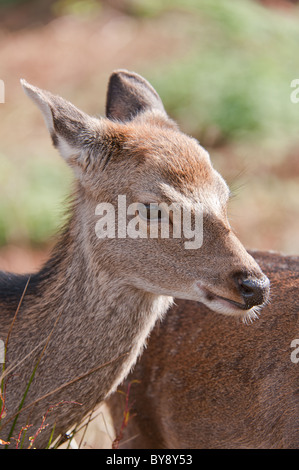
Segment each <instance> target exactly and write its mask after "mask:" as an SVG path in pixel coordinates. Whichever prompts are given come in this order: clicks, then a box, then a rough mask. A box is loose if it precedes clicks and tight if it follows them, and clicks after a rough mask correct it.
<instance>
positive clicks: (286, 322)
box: [109, 252, 299, 449]
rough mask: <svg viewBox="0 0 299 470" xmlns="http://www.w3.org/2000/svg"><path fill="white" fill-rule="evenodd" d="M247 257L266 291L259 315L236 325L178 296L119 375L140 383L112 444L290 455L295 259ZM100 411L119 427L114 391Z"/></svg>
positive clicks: (120, 404)
mask: <svg viewBox="0 0 299 470" xmlns="http://www.w3.org/2000/svg"><path fill="white" fill-rule="evenodd" d="M253 255H254V257H255V259H256V260H257V261H258V263H259V264H260V266H261V267H262V268H263V270H264V272H265V273H266V274H267V275H268V276H269V278H270V280H271V286H272V288H271V303H270V304H269V305H268V306H267V307H265V308H264V310H263V313H262V315H261V317H260V319H259V320H257V321H255V322H254V323H253V324H251V325H248V326H247V325H244V324H242V323H239V324H236V323H235V321H234V319H232V318H228V317H224V316H219V315H218V316H217V315H216V314H214V313H212V312H210V311H209V310H208V309H207V308H206V307H205V306H204V305H200V304H197V303H196V302H190V301H184V300H178V301H177V302H176V305H175V306H173V307H172V308H171V310H170V311H169V312H168V315H167V317H166V318H165V319H164V320H163V322H159V323H158V324H157V325H156V327H155V328H154V330H153V332H152V333H151V336H150V338H149V341H148V347H147V348H146V350H145V352H144V353H143V355H142V357H141V359H140V360H139V361H138V363H137V365H136V367H135V369H134V371H133V372H132V374H131V375H130V376H129V377H128V382H130V381H132V380H138V381H139V383H133V384H132V385H131V389H130V395H129V403H131V404H132V409H131V416H132V418H131V420H130V421H129V424H128V427H127V429H126V433H125V435H124V437H123V441H122V442H123V444H122V442H120V448H129V449H140V448H149V449H158V448H167V449H191V448H197V449H198V448H200V449H202V448H214V449H218V448H223V449H224V448H226V449H227V448H230V449H232V448H249V449H253V448H267V449H271V448H275V449H277V448H280V449H281V448H284V449H285V448H289V449H290V448H294V449H295V448H296V449H298V446H299V393H298V392H299V390H298V383H299V382H298V373H299V369H298V368H299V364H296V363H293V362H292V361H291V357H290V356H291V352H292V351H293V350H292V348H291V347H290V346H291V342H292V341H293V340H294V339H295V338H298V336H299V294H298V292H299V257H290V256H280V255H278V254H274V253H261V252H256V253H253ZM122 389H123V390H124V391H126V390H127V386H124V387H122ZM109 405H110V409H111V412H112V415H113V416H114V423H115V428H116V431H119V429H120V425H121V422H122V419H123V416H122V413H123V410H124V397H123V395H121V394H119V393H115V394H114V395H113V396H112V397H111V399H110V401H109Z"/></svg>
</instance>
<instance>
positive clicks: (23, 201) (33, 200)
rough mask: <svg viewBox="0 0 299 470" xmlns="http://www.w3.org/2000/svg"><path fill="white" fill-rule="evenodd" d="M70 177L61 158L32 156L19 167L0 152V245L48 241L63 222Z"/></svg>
mask: <svg viewBox="0 0 299 470" xmlns="http://www.w3.org/2000/svg"><path fill="white" fill-rule="evenodd" d="M70 181H71V177H70V173H69V171H68V169H67V168H66V165H65V164H64V163H63V162H61V164H58V163H57V161H55V162H51V161H49V160H45V159H42V158H38V157H35V158H32V159H26V161H24V163H23V164H22V167H21V168H20V165H19V164H17V163H16V162H13V161H12V160H10V159H9V158H7V157H6V156H4V155H0V245H5V244H6V243H8V242H10V243H21V242H22V241H24V240H30V242H31V243H33V244H42V243H44V242H46V241H48V240H49V236H51V234H52V235H53V234H54V233H55V231H56V230H57V229H58V228H59V226H60V225H61V223H62V218H63V211H62V209H61V207H62V205H63V201H64V199H65V197H66V194H67V193H68V188H69V186H70ZM16 221H17V222H16Z"/></svg>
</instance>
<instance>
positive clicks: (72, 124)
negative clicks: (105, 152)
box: [21, 80, 101, 169]
mask: <svg viewBox="0 0 299 470" xmlns="http://www.w3.org/2000/svg"><path fill="white" fill-rule="evenodd" d="M21 84H22V86H23V89H24V91H25V93H26V94H27V95H28V96H29V98H31V99H32V100H33V101H34V102H35V104H36V105H37V106H38V108H39V109H40V110H41V112H42V115H43V117H44V120H45V122H46V125H47V128H48V130H49V133H50V135H51V137H52V141H53V144H54V146H55V147H56V148H57V149H58V150H59V152H60V154H61V155H62V157H63V158H64V159H65V160H66V162H67V163H68V164H69V165H71V166H72V167H77V168H80V167H81V168H82V169H84V168H85V167H86V165H87V164H89V160H90V147H91V145H95V144H96V142H97V140H98V139H99V136H100V135H101V121H100V120H99V119H96V118H92V117H91V116H88V114H85V113H83V112H82V111H80V110H79V109H77V108H76V107H75V106H74V105H72V104H71V103H69V102H68V101H66V100H64V99H63V98H60V97H59V96H55V95H52V93H50V92H48V91H45V90H41V89H40V88H37V87H35V86H33V85H30V84H29V83H27V82H26V81H25V80H21Z"/></svg>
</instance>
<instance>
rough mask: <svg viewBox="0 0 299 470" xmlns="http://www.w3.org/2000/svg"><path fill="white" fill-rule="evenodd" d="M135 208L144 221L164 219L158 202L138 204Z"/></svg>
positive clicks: (160, 220)
mask: <svg viewBox="0 0 299 470" xmlns="http://www.w3.org/2000/svg"><path fill="white" fill-rule="evenodd" d="M137 210H138V214H139V216H140V218H141V219H143V220H145V221H146V222H162V221H164V220H166V216H165V214H164V211H163V209H162V208H161V207H159V205H158V204H154V203H151V204H138V208H137ZM167 220H168V218H167Z"/></svg>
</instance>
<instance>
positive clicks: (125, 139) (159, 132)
mask: <svg viewBox="0 0 299 470" xmlns="http://www.w3.org/2000/svg"><path fill="white" fill-rule="evenodd" d="M113 127H114V126H113ZM115 131H117V134H115ZM109 134H110V138H109V140H110V141H114V142H117V143H118V145H117V150H118V151H119V150H120V147H122V151H123V152H122V153H123V156H124V157H126V158H128V159H131V162H132V164H134V166H135V165H138V166H139V165H142V166H144V167H146V168H144V170H146V169H147V170H150V171H153V172H155V173H156V174H157V176H158V175H159V178H161V179H163V180H164V181H166V182H168V183H169V184H170V185H173V186H175V187H177V189H182V190H183V189H191V188H192V187H194V185H196V184H198V183H199V182H200V181H202V182H203V181H205V182H206V183H207V184H208V183H209V182H211V181H210V180H211V168H212V167H211V163H210V159H209V155H208V153H207V152H206V151H205V150H204V149H203V148H202V147H201V146H200V145H199V144H198V142H197V141H196V140H195V139H193V138H191V137H188V136H186V135H185V134H183V133H182V132H180V131H178V130H177V129H176V128H169V127H168V128H167V127H165V126H159V125H158V126H157V125H152V124H151V123H147V124H144V123H142V125H137V124H136V122H135V123H134V126H129V125H126V126H122V125H121V126H120V127H119V128H118V129H115V127H114V129H111V130H110V132H109Z"/></svg>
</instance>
